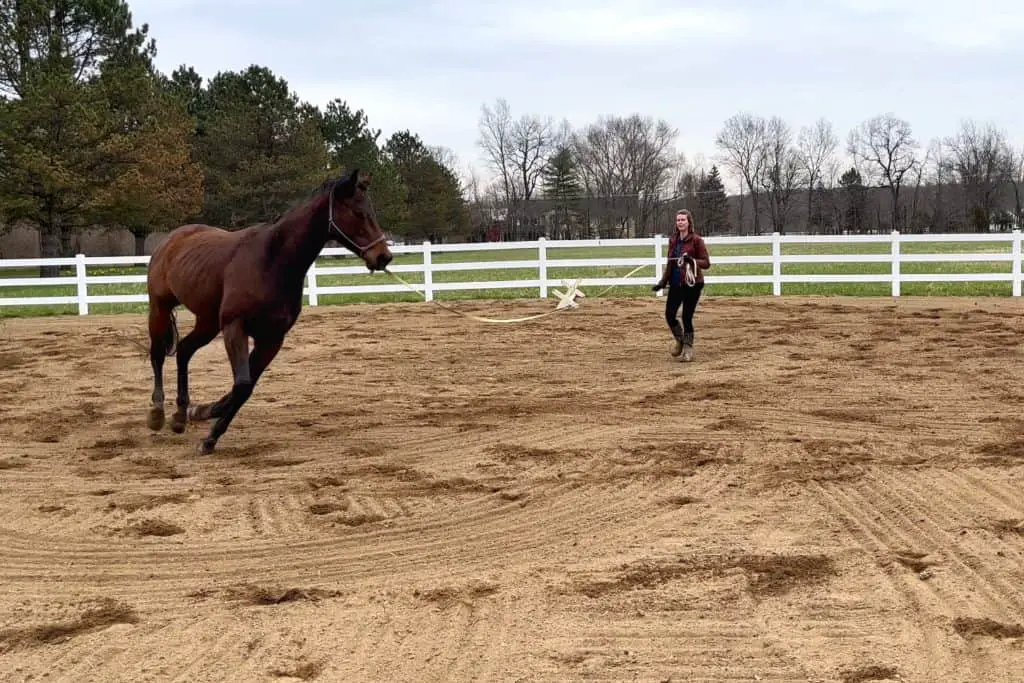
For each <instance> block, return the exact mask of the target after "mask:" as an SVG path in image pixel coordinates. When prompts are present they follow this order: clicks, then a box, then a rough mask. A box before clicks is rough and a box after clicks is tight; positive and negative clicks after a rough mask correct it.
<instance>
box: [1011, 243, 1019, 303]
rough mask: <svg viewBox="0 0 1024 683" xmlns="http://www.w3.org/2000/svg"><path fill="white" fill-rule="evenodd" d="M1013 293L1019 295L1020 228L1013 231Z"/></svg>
mask: <svg viewBox="0 0 1024 683" xmlns="http://www.w3.org/2000/svg"><path fill="white" fill-rule="evenodd" d="M1012 272H1013V295H1014V296H1020V289H1021V287H1020V284H1021V282H1020V281H1021V275H1020V230H1014V231H1013V270H1012Z"/></svg>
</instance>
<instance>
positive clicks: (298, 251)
mask: <svg viewBox="0 0 1024 683" xmlns="http://www.w3.org/2000/svg"><path fill="white" fill-rule="evenodd" d="M322 213H323V212H322V211H316V210H313V211H310V212H309V213H306V214H300V215H298V216H295V218H294V219H293V220H284V221H282V222H280V223H278V224H277V225H276V226H274V230H275V231H276V235H275V236H274V239H273V242H274V243H275V244H274V246H273V247H272V250H273V251H276V253H271V257H272V258H273V259H274V262H275V263H276V264H278V266H279V271H280V274H281V275H282V276H284V277H286V278H288V276H291V278H294V279H296V280H297V281H298V282H299V283H301V282H303V281H304V280H305V277H306V273H307V272H308V271H309V268H310V266H312V265H313V262H314V261H316V259H317V257H318V256H319V255H320V252H321V251H323V248H324V245H326V244H327V238H328V230H327V217H326V215H321V214H322Z"/></svg>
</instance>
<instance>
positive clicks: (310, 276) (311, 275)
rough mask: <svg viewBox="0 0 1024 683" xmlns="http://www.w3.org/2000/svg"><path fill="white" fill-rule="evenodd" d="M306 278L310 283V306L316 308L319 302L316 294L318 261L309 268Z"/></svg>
mask: <svg viewBox="0 0 1024 683" xmlns="http://www.w3.org/2000/svg"><path fill="white" fill-rule="evenodd" d="M306 278H307V280H308V281H309V305H310V306H316V305H317V302H318V300H319V297H318V296H317V292H316V261H313V265H311V266H310V267H309V272H308V273H306Z"/></svg>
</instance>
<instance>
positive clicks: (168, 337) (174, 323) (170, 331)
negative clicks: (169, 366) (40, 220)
mask: <svg viewBox="0 0 1024 683" xmlns="http://www.w3.org/2000/svg"><path fill="white" fill-rule="evenodd" d="M168 319H169V320H170V323H171V324H170V325H168V326H167V331H166V332H165V333H164V353H166V354H167V355H168V356H173V355H174V354H175V353H177V351H178V342H179V341H180V339H181V338H180V336H179V335H178V316H177V315H175V312H174V311H173V310H172V311H171V312H170V313H169V314H168Z"/></svg>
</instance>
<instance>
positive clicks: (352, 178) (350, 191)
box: [338, 168, 359, 199]
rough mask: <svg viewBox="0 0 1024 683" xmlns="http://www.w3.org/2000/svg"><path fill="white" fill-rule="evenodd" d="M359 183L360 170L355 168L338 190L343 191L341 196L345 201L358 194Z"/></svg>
mask: <svg viewBox="0 0 1024 683" xmlns="http://www.w3.org/2000/svg"><path fill="white" fill-rule="evenodd" d="M358 181H359V169H358V168H353V169H352V172H351V173H349V174H348V178H346V179H345V182H343V183H342V184H341V187H340V188H338V189H339V190H340V191H341V196H342V197H344V198H345V199H347V198H349V197H352V196H354V195H355V193H356V183H357V182H358Z"/></svg>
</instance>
